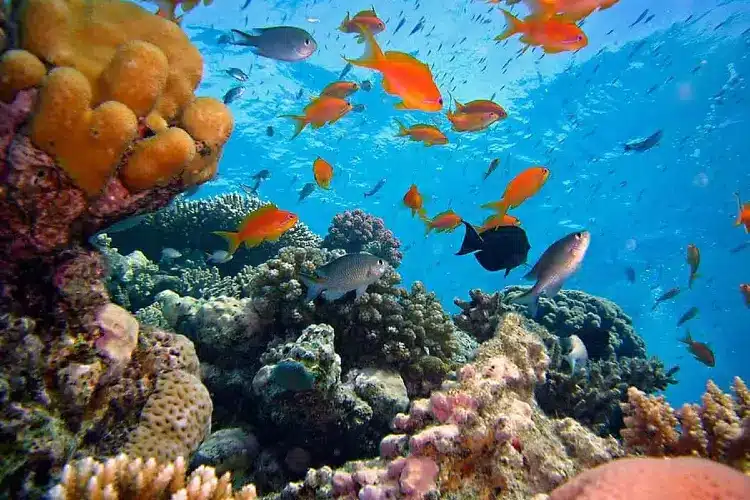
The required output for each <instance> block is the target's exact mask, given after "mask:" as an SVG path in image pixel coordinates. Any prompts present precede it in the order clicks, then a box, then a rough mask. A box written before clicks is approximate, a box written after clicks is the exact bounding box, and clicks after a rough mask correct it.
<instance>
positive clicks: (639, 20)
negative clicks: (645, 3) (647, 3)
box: [629, 9, 648, 28]
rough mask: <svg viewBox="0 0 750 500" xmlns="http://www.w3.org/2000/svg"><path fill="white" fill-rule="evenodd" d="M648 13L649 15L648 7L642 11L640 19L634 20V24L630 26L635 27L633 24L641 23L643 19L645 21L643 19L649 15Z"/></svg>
mask: <svg viewBox="0 0 750 500" xmlns="http://www.w3.org/2000/svg"><path fill="white" fill-rule="evenodd" d="M647 15H648V9H646V10H644V11H643V12H641V15H640V16H638V19H636V20H635V21H633V24H631V25H630V26H629V27H630V28H632V27H633V26H635V25H636V24H638V23H640V22H641V21H643V19H644V18H645V17H646V16H647Z"/></svg>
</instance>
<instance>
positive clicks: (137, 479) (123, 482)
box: [49, 454, 257, 500]
mask: <svg viewBox="0 0 750 500" xmlns="http://www.w3.org/2000/svg"><path fill="white" fill-rule="evenodd" d="M49 498H50V499H51V500H96V499H100V498H119V499H121V500H158V499H162V498H172V499H173V500H200V499H205V498H212V499H214V500H253V499H255V498H257V495H256V492H255V487H254V486H252V485H247V486H245V487H243V488H242V489H240V490H239V491H235V492H233V491H232V475H231V473H229V472H227V473H225V474H224V475H222V476H221V477H217V476H216V471H215V469H213V468H212V467H205V466H200V467H198V468H197V469H196V470H194V471H193V472H192V473H191V474H190V475H187V466H186V463H185V460H184V459H183V458H182V457H178V458H177V459H176V460H175V461H174V462H170V463H164V464H159V463H157V462H156V461H155V460H147V461H144V460H142V459H141V458H135V459H133V458H129V457H128V456H127V455H125V454H121V455H118V456H117V457H114V458H110V459H109V460H107V461H106V462H97V461H96V460H94V459H93V458H92V457H87V458H85V459H83V460H80V461H78V462H72V463H70V464H68V465H66V466H65V470H64V471H63V474H62V477H61V478H60V483H59V484H58V485H57V486H55V487H54V488H52V489H51V490H50V492H49Z"/></svg>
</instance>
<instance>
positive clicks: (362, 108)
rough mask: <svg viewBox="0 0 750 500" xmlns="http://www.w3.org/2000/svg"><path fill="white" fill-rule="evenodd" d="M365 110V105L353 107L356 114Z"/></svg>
mask: <svg viewBox="0 0 750 500" xmlns="http://www.w3.org/2000/svg"><path fill="white" fill-rule="evenodd" d="M364 110H365V105H364V104H355V105H354V106H352V111H354V112H355V113H361V112H363V111H364Z"/></svg>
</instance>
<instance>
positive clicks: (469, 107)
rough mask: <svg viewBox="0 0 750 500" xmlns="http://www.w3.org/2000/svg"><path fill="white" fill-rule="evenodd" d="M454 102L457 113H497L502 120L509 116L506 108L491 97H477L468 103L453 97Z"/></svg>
mask: <svg viewBox="0 0 750 500" xmlns="http://www.w3.org/2000/svg"><path fill="white" fill-rule="evenodd" d="M453 104H455V105H456V113H496V114H497V115H498V116H499V117H500V119H501V120H505V119H506V118H508V113H506V112H505V109H504V108H503V107H502V106H500V105H499V104H497V103H495V102H492V101H490V100H489V99H477V100H474V101H470V102H467V103H466V104H461V103H460V102H458V101H457V100H455V99H453Z"/></svg>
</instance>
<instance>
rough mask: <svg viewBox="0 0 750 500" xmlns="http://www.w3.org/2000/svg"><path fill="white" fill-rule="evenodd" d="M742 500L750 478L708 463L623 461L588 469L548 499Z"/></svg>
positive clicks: (748, 494)
mask: <svg viewBox="0 0 750 500" xmlns="http://www.w3.org/2000/svg"><path fill="white" fill-rule="evenodd" d="M602 498H606V499H608V500H620V499H622V500H662V499H671V498H675V499H676V498H679V499H680V500H705V499H708V498H715V499H722V500H733V499H734V500H742V499H747V498H750V477H747V476H745V475H743V474H742V473H740V472H738V471H736V470H734V469H732V468H730V467H727V466H725V465H721V464H718V463H716V462H712V461H709V460H705V459H701V458H693V457H680V458H674V459H659V458H627V459H621V460H616V461H614V462H610V463H608V464H605V465H601V466H599V467H596V468H594V469H591V470H588V471H586V472H584V473H582V474H579V475H578V476H576V477H574V478H573V479H572V480H570V481H568V482H567V483H566V484H564V485H563V486H560V487H559V488H557V489H555V490H554V491H553V492H552V493H551V494H550V500H573V499H575V500H599V499H602Z"/></svg>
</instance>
